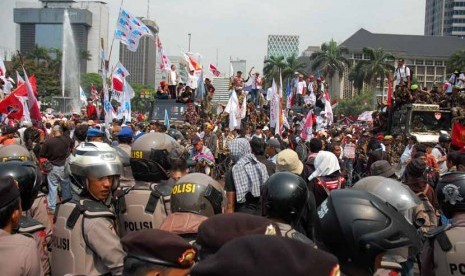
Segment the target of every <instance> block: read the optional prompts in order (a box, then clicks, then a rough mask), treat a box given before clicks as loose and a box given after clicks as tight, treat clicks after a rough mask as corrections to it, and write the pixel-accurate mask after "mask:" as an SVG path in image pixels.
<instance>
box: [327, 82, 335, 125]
mask: <svg viewBox="0 0 465 276" xmlns="http://www.w3.org/2000/svg"><path fill="white" fill-rule="evenodd" d="M325 113H326V118H328V125H331V124H332V123H333V108H332V107H331V99H330V97H329V93H328V89H326V90H325Z"/></svg>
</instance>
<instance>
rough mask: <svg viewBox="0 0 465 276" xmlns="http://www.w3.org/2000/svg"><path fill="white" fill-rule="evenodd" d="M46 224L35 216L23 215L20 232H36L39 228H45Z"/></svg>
mask: <svg viewBox="0 0 465 276" xmlns="http://www.w3.org/2000/svg"><path fill="white" fill-rule="evenodd" d="M44 229H45V226H44V225H42V224H41V223H40V222H38V221H37V220H35V219H33V218H29V217H26V216H22V217H21V218H20V219H19V229H18V233H21V234H25V233H35V232H37V231H39V230H44Z"/></svg>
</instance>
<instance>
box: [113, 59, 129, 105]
mask: <svg viewBox="0 0 465 276" xmlns="http://www.w3.org/2000/svg"><path fill="white" fill-rule="evenodd" d="M127 76H129V72H128V70H127V69H126V68H125V67H124V66H123V65H122V64H121V62H118V63H117V64H116V66H115V70H114V71H113V73H112V74H111V86H112V90H113V91H116V92H119V93H122V92H123V90H124V83H125V81H126V77H127ZM120 100H121V99H120Z"/></svg>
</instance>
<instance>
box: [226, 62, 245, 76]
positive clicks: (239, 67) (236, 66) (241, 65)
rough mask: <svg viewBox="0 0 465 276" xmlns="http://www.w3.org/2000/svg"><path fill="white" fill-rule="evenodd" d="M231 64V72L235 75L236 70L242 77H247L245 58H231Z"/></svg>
mask: <svg viewBox="0 0 465 276" xmlns="http://www.w3.org/2000/svg"><path fill="white" fill-rule="evenodd" d="M231 66H232V68H233V70H234V72H232V74H234V75H235V74H236V73H237V71H241V72H242V76H243V77H244V78H247V73H248V72H249V71H247V61H246V60H245V59H233V60H231ZM230 74H231V73H230Z"/></svg>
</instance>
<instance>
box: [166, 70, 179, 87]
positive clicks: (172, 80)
mask: <svg viewBox="0 0 465 276" xmlns="http://www.w3.org/2000/svg"><path fill="white" fill-rule="evenodd" d="M169 73H170V77H171V78H170V83H168V85H176V81H177V76H176V75H177V74H176V70H170V72H169Z"/></svg>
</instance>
